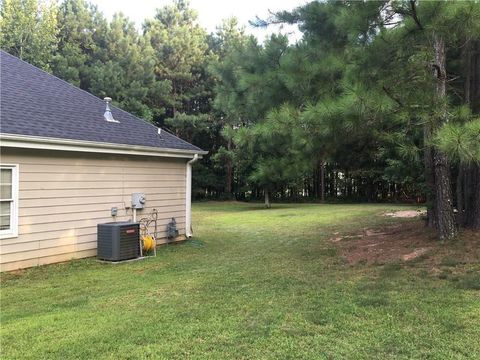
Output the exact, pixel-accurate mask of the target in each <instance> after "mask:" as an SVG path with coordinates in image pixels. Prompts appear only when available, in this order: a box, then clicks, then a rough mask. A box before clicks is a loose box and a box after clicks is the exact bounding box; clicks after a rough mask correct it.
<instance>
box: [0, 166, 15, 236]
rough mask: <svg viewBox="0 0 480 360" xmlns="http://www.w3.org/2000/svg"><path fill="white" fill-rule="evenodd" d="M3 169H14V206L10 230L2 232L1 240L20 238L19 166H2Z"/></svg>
mask: <svg viewBox="0 0 480 360" xmlns="http://www.w3.org/2000/svg"><path fill="white" fill-rule="evenodd" d="M0 168H2V169H12V199H13V204H12V206H11V208H10V229H8V230H0V239H8V238H14V237H17V236H18V180H19V176H18V174H19V168H20V167H19V165H18V164H0Z"/></svg>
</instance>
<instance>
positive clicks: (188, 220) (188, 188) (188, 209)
mask: <svg viewBox="0 0 480 360" xmlns="http://www.w3.org/2000/svg"><path fill="white" fill-rule="evenodd" d="M197 160H198V154H195V155H194V156H193V159H192V160H190V161H187V181H186V185H185V235H186V236H187V237H188V238H190V237H192V235H193V234H192V164H193V163H194V162H195V161H197Z"/></svg>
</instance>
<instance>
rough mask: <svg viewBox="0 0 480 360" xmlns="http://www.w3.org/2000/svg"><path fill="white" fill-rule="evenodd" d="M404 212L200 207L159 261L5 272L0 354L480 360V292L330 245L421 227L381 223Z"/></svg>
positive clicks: (317, 207) (76, 264) (385, 207)
mask: <svg viewBox="0 0 480 360" xmlns="http://www.w3.org/2000/svg"><path fill="white" fill-rule="evenodd" d="M398 208H402V209H405V207H400V206H394V205H314V204H303V205H296V204H288V205H287V204H285V205H274V207H273V208H272V209H270V210H264V209H263V208H262V206H261V204H238V203H201V204H196V205H195V206H194V216H193V218H194V219H193V220H194V226H195V229H194V230H195V237H194V239H193V240H190V241H187V242H184V243H183V244H181V245H169V246H164V247H162V248H160V249H159V251H158V256H157V257H156V258H149V259H146V260H142V261H137V262H130V263H123V264H117V265H111V264H104V263H99V262H97V261H96V260H95V259H85V260H76V261H72V262H69V263H66V264H58V265H51V266H44V267H40V268H35V269H30V270H27V271H24V272H21V273H19V274H4V275H2V287H1V358H2V359H96V358H98V359H187V358H188V359H389V358H391V359H393V358H395V359H402V358H404V359H412V358H417V359H426V358H428V359H453V358H455V359H461V358H472V359H474V358H477V359H478V358H480V341H479V339H480V293H479V291H478V290H475V289H471V288H469V287H468V286H467V287H466V288H462V287H460V286H458V283H455V282H453V281H451V280H450V279H448V278H447V279H443V278H440V277H438V276H433V275H430V274H428V273H426V272H425V271H420V270H419V269H417V268H416V267H415V266H404V265H403V264H398V263H395V264H387V265H383V266H380V265H361V264H360V265H355V266H350V265H347V264H345V262H344V261H343V259H342V257H341V256H340V254H338V253H337V250H336V248H335V247H334V246H333V245H332V243H331V242H329V241H328V239H329V238H331V237H332V233H333V232H337V231H339V232H341V233H355V232H356V231H359V230H360V229H362V228H365V227H369V228H371V227H375V226H382V225H385V224H388V223H392V222H399V221H411V220H399V219H391V218H385V217H383V216H381V215H380V214H381V213H383V212H384V211H387V210H393V209H398ZM477 265H478V264H477ZM419 266H420V265H419ZM478 270H479V268H478V267H476V268H475V266H474V271H478ZM473 274H474V276H475V273H473ZM470 276H472V275H471V274H470Z"/></svg>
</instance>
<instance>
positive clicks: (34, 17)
mask: <svg viewBox="0 0 480 360" xmlns="http://www.w3.org/2000/svg"><path fill="white" fill-rule="evenodd" d="M56 17H57V8H56V6H55V3H53V2H50V3H48V2H44V1H41V0H3V1H2V2H1V10H0V28H1V29H2V30H1V32H0V47H1V48H2V49H3V50H5V51H7V52H9V53H11V54H13V55H15V56H17V57H19V58H20V59H22V60H25V61H27V62H29V63H31V64H33V65H36V66H38V67H40V68H42V69H44V70H49V69H50V64H51V61H52V58H53V56H54V54H55V50H56V47H57V43H58V31H59V25H58V23H57V18H56Z"/></svg>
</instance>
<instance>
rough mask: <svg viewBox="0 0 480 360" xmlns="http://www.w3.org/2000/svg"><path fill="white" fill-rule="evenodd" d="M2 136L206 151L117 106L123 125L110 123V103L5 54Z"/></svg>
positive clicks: (0, 56) (1, 56)
mask: <svg viewBox="0 0 480 360" xmlns="http://www.w3.org/2000/svg"><path fill="white" fill-rule="evenodd" d="M0 63H1V65H0V67H1V78H0V89H1V97H0V132H1V133H5V134H16V135H26V136H40V137H47V138H57V139H69V140H80V141H94V142H102V143H111V144H121V145H139V146H147V147H155V148H166V149H177V150H190V151H201V149H199V148H198V147H196V146H194V145H192V144H190V143H188V142H186V141H184V140H182V139H179V138H178V137H176V136H174V135H172V134H170V133H168V132H166V131H162V133H161V135H160V136H159V135H158V133H157V127H155V126H154V125H152V124H149V123H148V122H146V121H144V120H142V119H139V118H138V117H136V116H134V115H132V114H129V113H127V112H126V111H123V110H121V109H119V108H116V107H115V106H111V105H110V108H111V110H112V114H113V117H114V118H115V120H118V121H120V122H119V123H113V122H107V121H105V119H104V117H103V114H104V112H105V102H104V101H103V100H102V99H99V98H97V97H95V96H93V95H92V94H89V93H88V92H86V91H83V90H81V89H79V88H77V87H75V86H73V85H70V84H69V83H67V82H65V81H63V80H61V79H59V78H57V77H55V76H53V75H51V74H48V73H46V72H44V71H43V70H40V69H38V68H36V67H35V66H33V65H30V64H28V63H26V62H24V61H22V60H20V59H18V58H16V57H14V56H12V55H10V54H8V53H6V52H4V51H0Z"/></svg>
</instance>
